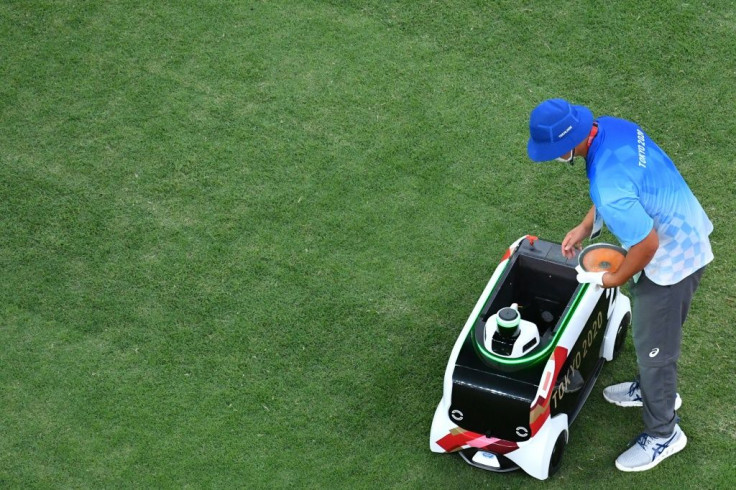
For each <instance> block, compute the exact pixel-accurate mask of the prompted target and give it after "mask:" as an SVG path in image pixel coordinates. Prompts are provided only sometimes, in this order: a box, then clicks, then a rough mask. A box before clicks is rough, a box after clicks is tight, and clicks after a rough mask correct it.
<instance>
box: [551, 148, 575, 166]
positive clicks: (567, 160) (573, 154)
mask: <svg viewBox="0 0 736 490" xmlns="http://www.w3.org/2000/svg"><path fill="white" fill-rule="evenodd" d="M574 158H575V148H573V149H572V151H571V152H570V157H569V158H562V157H559V158H555V161H558V162H562V163H569V164H570V165H572V164H573V159H574Z"/></svg>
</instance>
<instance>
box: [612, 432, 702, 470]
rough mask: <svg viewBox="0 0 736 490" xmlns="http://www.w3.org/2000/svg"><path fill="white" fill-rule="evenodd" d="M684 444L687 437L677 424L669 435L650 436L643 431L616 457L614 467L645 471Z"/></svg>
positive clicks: (677, 450)
mask: <svg viewBox="0 0 736 490" xmlns="http://www.w3.org/2000/svg"><path fill="white" fill-rule="evenodd" d="M685 445H687V437H685V433H684V432H682V429H680V426H679V425H675V430H674V431H673V432H672V435H671V436H669V437H652V436H650V435H649V434H647V433H644V434H641V435H640V436H639V437H638V438H637V439H636V442H634V444H633V445H632V446H631V447H630V448H629V449H627V450H626V451H624V452H623V453H621V455H620V456H619V457H618V458H616V468H618V469H619V470H621V471H645V470H648V469H650V468H654V467H655V466H657V465H658V464H659V463H661V462H662V461H663V460H665V459H666V458H668V457H670V456H672V455H673V454H675V453H678V452H680V451H682V450H683V449H684V448H685Z"/></svg>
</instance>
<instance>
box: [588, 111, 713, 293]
mask: <svg viewBox="0 0 736 490" xmlns="http://www.w3.org/2000/svg"><path fill="white" fill-rule="evenodd" d="M597 121H598V135H597V136H596V137H595V139H594V140H593V143H592V144H591V146H590V148H589V149H588V155H587V166H586V168H587V174H588V179H590V197H591V199H592V200H593V204H595V208H596V211H597V212H598V213H600V216H601V217H602V218H603V221H604V223H605V224H606V226H607V227H608V229H609V230H611V232H612V233H613V234H614V235H616V237H617V238H618V239H619V241H620V242H621V243H622V244H623V246H624V247H625V248H627V249H628V248H630V247H632V246H633V245H636V244H637V243H639V242H641V241H642V240H643V239H644V238H645V237H646V236H647V235H648V234H649V232H650V231H651V230H652V228H654V229H655V231H656V232H657V235H658V237H659V248H658V249H657V252H656V254H655V255H654V258H653V259H652V261H651V262H650V263H649V264H648V265H647V266H646V267H645V268H644V272H645V273H646V275H647V277H649V279H651V280H652V281H653V282H655V283H657V284H660V285H669V284H675V283H677V282H679V281H680V280H682V279H684V278H685V277H687V276H689V275H690V274H692V273H693V272H695V271H696V270H698V269H700V268H701V267H703V266H705V265H706V264H708V263H709V262H710V261H711V260H713V251H712V249H711V246H710V240H709V239H708V235H710V233H711V232H712V231H713V224H712V223H711V222H710V220H709V219H708V216H707V215H706V214H705V211H704V210H703V207H702V206H701V205H700V203H699V202H698V200H697V198H696V197H695V196H694V195H693V193H692V191H691V190H690V188H689V187H688V185H687V183H685V180H684V179H683V178H682V176H681V175H680V173H679V172H678V171H677V169H676V168H675V165H674V164H673V163H672V160H670V158H669V157H668V156H667V154H666V153H665V152H664V151H662V150H661V149H660V148H659V147H658V146H657V145H656V144H655V143H654V142H653V141H652V140H651V139H650V138H649V136H647V134H646V133H644V131H642V129H641V128H640V127H639V126H637V125H636V124H634V123H632V122H629V121H625V120H623V119H617V118H614V117H601V118H599V119H598V120H597Z"/></svg>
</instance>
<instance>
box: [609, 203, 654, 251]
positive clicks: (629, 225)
mask: <svg viewBox="0 0 736 490" xmlns="http://www.w3.org/2000/svg"><path fill="white" fill-rule="evenodd" d="M598 211H599V212H600V213H601V216H603V221H604V222H605V223H606V226H607V227H608V229H609V230H611V233H613V234H614V235H616V238H618V239H619V241H620V242H621V243H622V244H623V245H624V246H625V247H626V248H631V247H633V246H634V245H636V244H637V243H639V242H641V241H642V240H644V239H645V238H646V237H647V235H649V233H650V232H651V231H652V228H653V227H654V220H653V219H652V217H651V216H649V215H648V214H647V212H646V211H645V210H644V207H643V206H642V205H641V203H640V202H639V200H638V199H637V198H636V197H621V198H619V199H616V200H615V201H611V202H609V203H605V204H602V205H601V207H600V209H598Z"/></svg>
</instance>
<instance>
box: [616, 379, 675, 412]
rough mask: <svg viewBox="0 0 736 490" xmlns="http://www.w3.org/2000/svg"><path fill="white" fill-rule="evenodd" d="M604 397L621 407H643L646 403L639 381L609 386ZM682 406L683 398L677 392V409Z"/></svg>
mask: <svg viewBox="0 0 736 490" xmlns="http://www.w3.org/2000/svg"><path fill="white" fill-rule="evenodd" d="M603 398H605V399H606V400H607V401H608V402H610V403H613V404H614V405H618V406H619V407H641V406H642V405H644V403H643V402H642V400H641V388H639V382H638V381H628V382H626V383H619V384H617V385H612V386H609V387H608V388H605V389H604V390H603ZM681 406H682V398H680V394H679V393H677V394H676V395H675V410H679V409H680V407H681Z"/></svg>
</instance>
